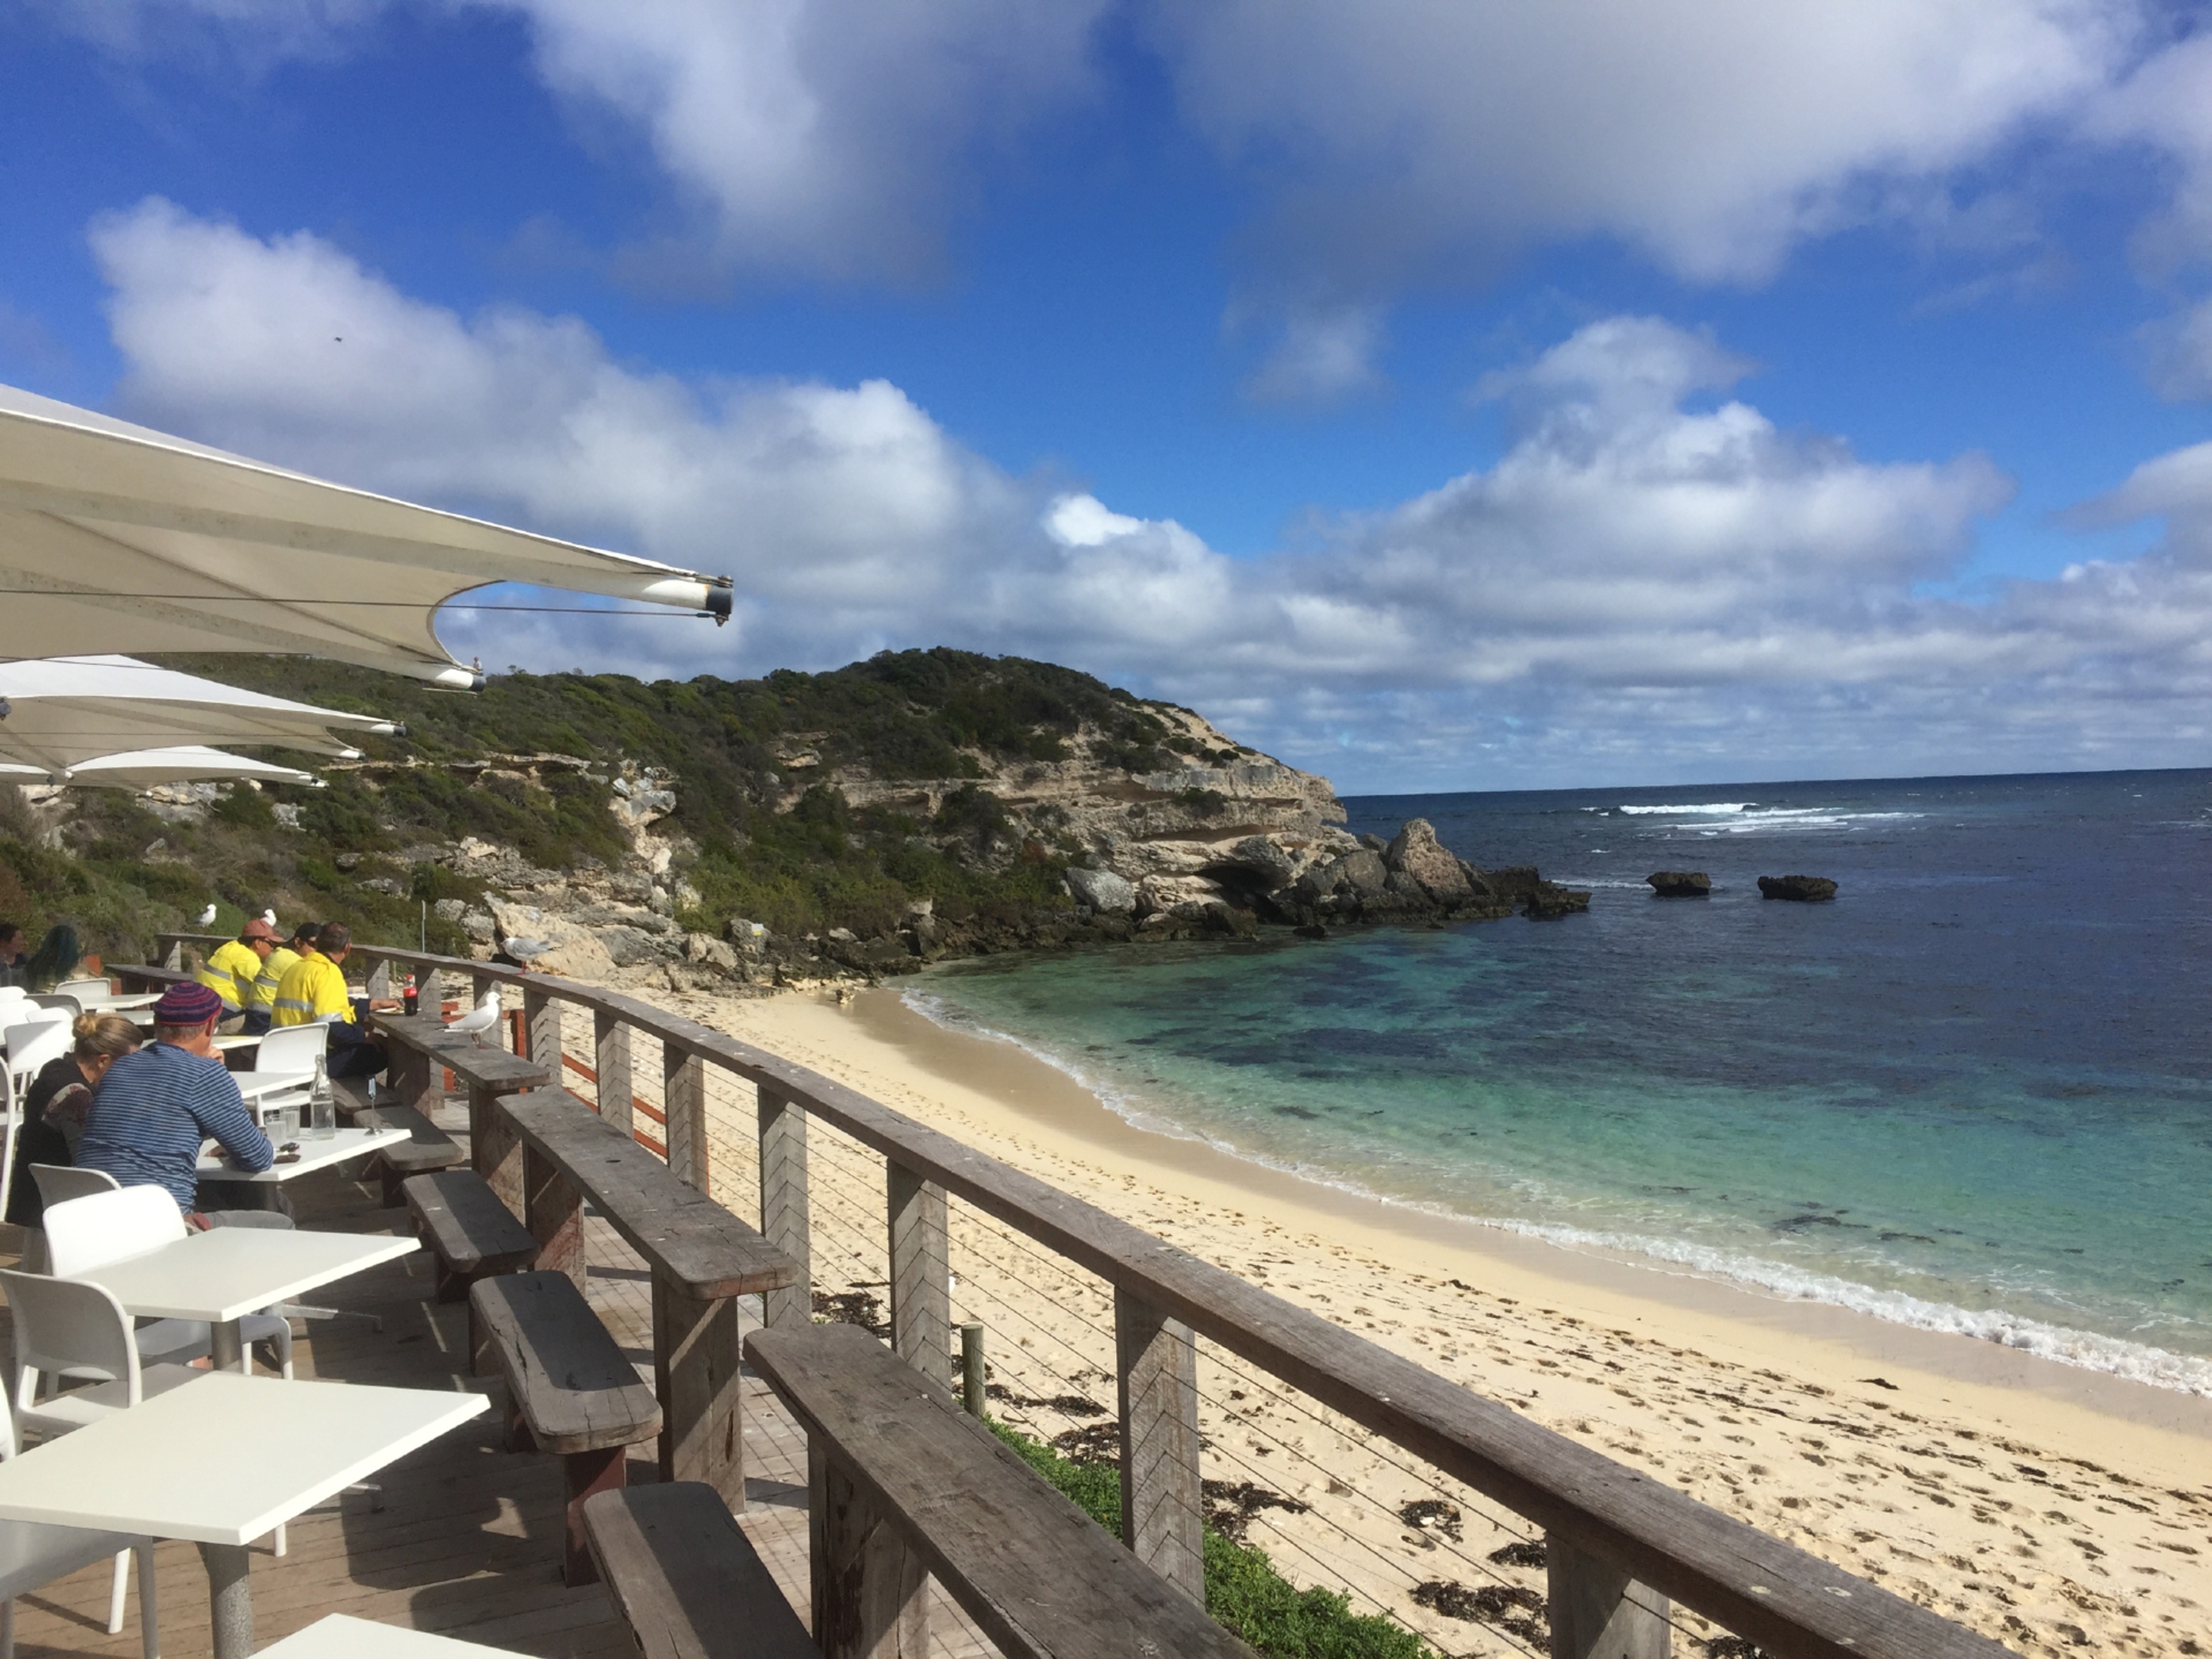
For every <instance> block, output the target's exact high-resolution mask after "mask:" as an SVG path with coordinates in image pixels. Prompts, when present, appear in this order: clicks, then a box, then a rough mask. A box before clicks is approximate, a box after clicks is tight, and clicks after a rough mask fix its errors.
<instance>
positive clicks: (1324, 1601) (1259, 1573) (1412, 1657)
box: [984, 1418, 1431, 1659]
mask: <svg viewBox="0 0 2212 1659" xmlns="http://www.w3.org/2000/svg"><path fill="white" fill-rule="evenodd" d="M984 1421H985V1423H986V1425H987V1426H988V1427H989V1429H990V1431H991V1432H992V1433H993V1434H994V1435H996V1436H998V1437H999V1438H1000V1440H1002V1441H1004V1442H1005V1443H1006V1444H1007V1445H1008V1446H1011V1447H1012V1449H1013V1450H1014V1452H1015V1453H1016V1455H1018V1456H1019V1457H1020V1458H1021V1460H1022V1461H1023V1462H1025V1463H1027V1464H1028V1465H1029V1466H1030V1468H1033V1469H1035V1470H1036V1472H1037V1473H1038V1474H1041V1475H1042V1476H1043V1477H1044V1478H1045V1479H1046V1480H1048V1481H1050V1482H1051V1483H1052V1484H1053V1486H1055V1487H1056V1488H1058V1489H1059V1491H1060V1493H1061V1495H1062V1496H1064V1497H1066V1498H1068V1499H1069V1500H1070V1501H1071V1502H1072V1503H1073V1504H1075V1506H1076V1507H1077V1508H1078V1509H1079V1510H1082V1511H1083V1512H1084V1513H1085V1515H1088V1516H1090V1517H1091V1519H1092V1520H1093V1521H1096V1522H1097V1523H1098V1524H1099V1525H1100V1526H1102V1527H1103V1528H1105V1529H1106V1530H1107V1531H1108V1532H1109V1533H1111V1534H1114V1535H1115V1536H1116V1537H1119V1536H1120V1535H1121V1471H1120V1470H1119V1469H1117V1468H1115V1467H1114V1465H1112V1464H1110V1463H1078V1462H1073V1461H1072V1460H1071V1459H1068V1458H1066V1457H1063V1456H1061V1455H1060V1453H1058V1452H1057V1451H1054V1449H1052V1448H1051V1447H1050V1446H1048V1445H1045V1444H1043V1443H1042V1442H1040V1441H1037V1440H1036V1439H1033V1438H1031V1437H1030V1436H1028V1435H1025V1434H1024V1433H1022V1432H1021V1431H1019V1430H1018V1429H1012V1428H1009V1427H1007V1426H1006V1425H1005V1424H1004V1423H1001V1422H1000V1421H999V1420H998V1419H996V1418H986V1419H984ZM1206 1611H1207V1612H1208V1613H1212V1615H1213V1617H1214V1618H1215V1619H1216V1620H1218V1621H1219V1622H1220V1623H1221V1624H1222V1625H1224V1626H1226V1627H1227V1628H1229V1629H1230V1630H1231V1631H1233V1632H1236V1634H1237V1635H1238V1636H1239V1637H1241V1638H1243V1639H1244V1640H1245V1641H1247V1642H1249V1643H1250V1644H1252V1645H1253V1646H1254V1647H1255V1648H1257V1649H1258V1650H1260V1651H1261V1653H1265V1654H1270V1655H1273V1656H1275V1659H1431V1653H1430V1650H1429V1647H1428V1645H1427V1644H1425V1643H1424V1642H1423V1641H1422V1640H1421V1638H1419V1637H1418V1636H1416V1635H1414V1634H1413V1632H1411V1631H1409V1630H1407V1628H1406V1627H1405V1626H1402V1625H1399V1624H1395V1623H1393V1622H1392V1621H1391V1620H1388V1619H1385V1618H1383V1617H1381V1616H1379V1615H1377V1614H1374V1613H1354V1612H1353V1611H1352V1603H1351V1601H1350V1600H1349V1599H1348V1598H1347V1597H1346V1596H1344V1595H1340V1594H1339V1593H1338V1592H1336V1591H1334V1590H1330V1589H1319V1588H1316V1589H1303V1590H1302V1589H1298V1588H1297V1586H1296V1585H1295V1584H1293V1583H1291V1581H1290V1580H1289V1579H1287V1578H1285V1577H1283V1575H1282V1574H1281V1573H1280V1572H1279V1571H1276V1569H1275V1564H1274V1563H1273V1562H1272V1561H1270V1560H1269V1559H1267V1553H1266V1552H1265V1551H1264V1550H1259V1549H1255V1548H1254V1547H1252V1546H1250V1545H1249V1544H1238V1543H1236V1542H1233V1541H1231V1540H1229V1539H1227V1538H1225V1537H1223V1536H1222V1535H1221V1534H1220V1533H1218V1532H1217V1531H1216V1530H1215V1529H1214V1528H1212V1527H1210V1526H1209V1527H1208V1528H1206Z"/></svg>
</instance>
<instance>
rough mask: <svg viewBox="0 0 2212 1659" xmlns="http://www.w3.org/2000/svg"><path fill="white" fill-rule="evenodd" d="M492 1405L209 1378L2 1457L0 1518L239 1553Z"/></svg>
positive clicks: (405, 1392)
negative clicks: (238, 1548)
mask: <svg viewBox="0 0 2212 1659" xmlns="http://www.w3.org/2000/svg"><path fill="white" fill-rule="evenodd" d="M207 1236H208V1237H216V1235H214V1234H209V1235H207ZM272 1236H273V1235H264V1237H272ZM488 1404H489V1401H487V1400H486V1398H485V1397H484V1396H483V1395H480V1394H462V1393H448V1392H447V1391H446V1390H444V1389H378V1388H368V1387H366V1386H364V1385H362V1384H360V1383H287V1382H285V1381H283V1379H282V1378H280V1377H266V1376H239V1375H238V1374H237V1373H236V1372H234V1371H210V1372H209V1373H207V1374H206V1375H205V1376H202V1377H200V1378H198V1379H197V1381H194V1382H191V1383H185V1385H184V1386H183V1387H182V1388H179V1389H171V1390H170V1391H169V1392H168V1393H167V1394H164V1395H156V1396H155V1397H154V1398H152V1399H150V1400H148V1401H144V1402H143V1403H142V1404H140V1405H137V1406H134V1407H131V1409H130V1410H129V1411H127V1412H116V1413H112V1415H110V1416H106V1417H103V1418H101V1419H99V1420H98V1421H97V1422H94V1423H89V1424H87V1425H85V1426H84V1427H83V1428H81V1429H78V1430H76V1431H75V1432H73V1433H70V1434H65V1435H63V1436H61V1437H58V1438H57V1439H53V1440H49V1441H47V1442H46V1443H45V1444H43V1445H40V1446H34V1447H33V1448H32V1449H30V1450H29V1451H27V1452H25V1453H23V1454H22V1455H20V1456H17V1457H13V1458H10V1459H9V1461H8V1462H5V1463H0V1520H9V1521H44V1522H49V1523H51V1524H52V1525H55V1526H63V1527H92V1528H98V1529H100V1530H101V1531H106V1532H123V1533H137V1534H152V1535H153V1536H154V1537H156V1538H188V1539H191V1541H194V1542H196V1543H202V1544H232V1545H244V1544H246V1543H247V1542H248V1541H251V1540H253V1539H256V1538H260V1537H263V1536H264V1535H265V1534H268V1533H270V1532H271V1531H273V1530H274V1529H275V1528H276V1527H278V1526H279V1525H281V1524H282V1523H283V1522H287V1521H289V1520H290V1519H291V1518H292V1517H293V1516H295V1515H298V1514H300V1513H301V1512H302V1511H303V1510H310V1509H313V1507H314V1506H315V1505H316V1504H319V1503H321V1502H322V1501H323V1499H325V1498H328V1497H330V1496H331V1494H332V1493H334V1492H343V1491H344V1490H345V1489H346V1488H347V1487H348V1486H351V1485H353V1484H354V1482H356V1480H365V1479H367V1478H368V1476H369V1475H371V1474H374V1473H375V1472H376V1471H377V1470H379V1469H380V1468H383V1467H384V1466H385V1465H386V1464H387V1463H390V1462H392V1461H393V1460H394V1459H396V1458H399V1457H404V1455H407V1454H408V1453H409V1452H410V1451H413V1450H414V1449H416V1447H417V1446H421V1445H425V1444H428V1443H429V1442H430V1441H432V1440H435V1439H436V1438H437V1437H439V1436H440V1435H441V1434H443V1433H445V1432H446V1431H447V1430H448V1429H450V1428H453V1426H455V1425H457V1424H460V1423H465V1422H466V1421H467V1420H468V1419H470V1418H471V1417H474V1416H476V1415H477V1413H480V1412H482V1411H483V1409H484V1407H486V1406H487V1405H488ZM241 1454H243V1455H241Z"/></svg>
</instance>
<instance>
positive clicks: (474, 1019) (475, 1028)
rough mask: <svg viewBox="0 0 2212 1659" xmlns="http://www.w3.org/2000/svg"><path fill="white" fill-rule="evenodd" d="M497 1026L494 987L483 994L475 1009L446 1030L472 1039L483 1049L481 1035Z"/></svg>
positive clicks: (497, 1013) (495, 990) (497, 996)
mask: <svg viewBox="0 0 2212 1659" xmlns="http://www.w3.org/2000/svg"><path fill="white" fill-rule="evenodd" d="M496 1024H499V987H497V986H496V985H495V986H493V987H491V989H489V991H486V992H485V993H484V994H483V1000H481V1001H479V1002H478V1003H477V1006H475V1007H473V1008H471V1009H470V1010H469V1012H466V1013H465V1014H463V1015H462V1016H461V1017H460V1018H459V1019H457V1020H455V1021H453V1024H450V1025H448V1026H447V1027H446V1029H447V1030H449V1031H452V1032H453V1033H454V1034H455V1035H457V1036H459V1035H466V1036H472V1037H474V1038H475V1039H476V1040H477V1047H478V1048H483V1034H484V1033H485V1032H486V1031H489V1030H491V1028H492V1027H493V1026H495V1025H496Z"/></svg>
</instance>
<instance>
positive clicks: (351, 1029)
mask: <svg viewBox="0 0 2212 1659" xmlns="http://www.w3.org/2000/svg"><path fill="white" fill-rule="evenodd" d="M352 948H353V934H352V933H351V932H350V931H349V929H348V928H346V927H343V925H342V924H340V923H338V922H335V921H326V922H325V923H324V924H323V925H322V927H321V929H320V930H319V932H318V933H316V935H315V943H314V945H313V948H312V949H310V950H307V951H302V952H301V956H300V960H299V962H298V963H296V964H295V966H294V967H293V969H292V970H291V971H290V972H289V973H288V974H286V975H284V979H283V983H282V984H280V985H278V986H277V987H276V1002H275V1004H274V1005H273V1006H271V1008H270V1013H269V1021H270V1024H272V1025H324V1026H327V1027H329V1028H330V1036H329V1042H330V1058H329V1060H328V1062H327V1063H328V1065H329V1068H330V1074H331V1076H332V1077H368V1076H371V1075H373V1074H374V1073H378V1072H380V1071H382V1070H383V1069H384V1068H385V1064H386V1061H385V1054H384V1049H383V1048H382V1047H381V1046H380V1045H379V1044H378V1042H376V1041H375V1039H374V1038H373V1037H371V1036H369V1035H368V1033H367V1032H366V1031H364V1030H362V1028H361V1020H360V1018H359V1016H358V1015H357V1014H356V1012H355V1009H354V1006H353V999H352V998H351V997H350V996H349V994H347V992H346V981H345V969H344V968H343V965H342V964H343V963H344V961H345V958H346V952H347V951H349V950H351V949H352Z"/></svg>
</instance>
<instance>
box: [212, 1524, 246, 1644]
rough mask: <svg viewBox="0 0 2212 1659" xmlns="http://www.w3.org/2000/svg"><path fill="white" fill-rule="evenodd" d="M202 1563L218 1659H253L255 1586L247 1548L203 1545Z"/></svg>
mask: <svg viewBox="0 0 2212 1659" xmlns="http://www.w3.org/2000/svg"><path fill="white" fill-rule="evenodd" d="M200 1559H201V1560H202V1561H204V1563H206V1564H207V1576H208V1629H209V1632H210V1633H211V1634H212V1635H213V1637H214V1638H215V1659H252V1653H253V1584H252V1579H251V1578H250V1577H248V1576H247V1575H248V1565H249V1563H250V1561H251V1559H252V1558H251V1557H250V1556H248V1555H247V1553H246V1546H245V1545H243V1544H203V1545H201V1546H200Z"/></svg>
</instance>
